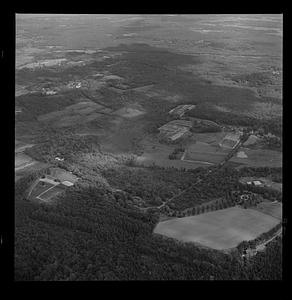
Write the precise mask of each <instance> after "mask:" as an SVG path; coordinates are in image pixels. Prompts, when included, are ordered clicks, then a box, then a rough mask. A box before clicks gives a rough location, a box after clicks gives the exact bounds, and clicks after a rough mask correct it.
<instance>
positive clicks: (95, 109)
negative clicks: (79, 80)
mask: <svg viewBox="0 0 292 300" xmlns="http://www.w3.org/2000/svg"><path fill="white" fill-rule="evenodd" d="M110 112H111V110H110V109H108V108H106V107H104V106H102V105H100V104H97V103H94V102H91V101H83V102H80V103H77V104H73V105H70V106H67V107H66V108H65V109H63V110H59V111H54V112H51V113H48V114H45V115H41V116H39V117H38V120H39V121H41V122H46V123H48V122H49V123H52V124H54V126H57V127H63V126H72V125H75V124H82V123H86V122H90V121H93V120H95V119H98V118H101V117H103V116H104V114H109V113H110Z"/></svg>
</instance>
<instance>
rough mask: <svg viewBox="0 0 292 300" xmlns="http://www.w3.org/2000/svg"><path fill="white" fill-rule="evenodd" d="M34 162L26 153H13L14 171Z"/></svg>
mask: <svg viewBox="0 0 292 300" xmlns="http://www.w3.org/2000/svg"><path fill="white" fill-rule="evenodd" d="M34 163H35V161H34V160H33V159H32V158H31V157H29V156H28V155H26V154H23V153H15V171H18V170H20V169H23V168H25V167H27V166H29V165H32V164H34Z"/></svg>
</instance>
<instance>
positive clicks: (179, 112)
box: [169, 104, 196, 118]
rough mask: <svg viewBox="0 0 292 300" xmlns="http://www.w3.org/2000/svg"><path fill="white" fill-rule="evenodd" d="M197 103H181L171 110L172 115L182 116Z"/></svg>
mask: <svg viewBox="0 0 292 300" xmlns="http://www.w3.org/2000/svg"><path fill="white" fill-rule="evenodd" d="M195 107H196V105H192V104H186V105H179V106H177V107H175V108H173V109H172V110H170V111H169V114H170V115H175V116H179V117H180V118H181V117H182V116H183V115H184V114H185V113H186V111H188V110H191V109H193V108H195Z"/></svg>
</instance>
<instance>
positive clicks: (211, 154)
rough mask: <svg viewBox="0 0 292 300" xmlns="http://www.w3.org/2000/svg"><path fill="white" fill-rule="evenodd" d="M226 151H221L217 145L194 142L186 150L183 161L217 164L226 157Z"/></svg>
mask: <svg viewBox="0 0 292 300" xmlns="http://www.w3.org/2000/svg"><path fill="white" fill-rule="evenodd" d="M227 153H228V150H227V151H226V150H223V149H221V148H220V147H219V146H217V145H210V144H208V143H204V142H196V143H194V144H192V145H191V146H189V147H188V148H187V152H186V155H185V158H184V160H186V161H188V160H189V161H202V162H208V163H213V164H217V163H220V162H221V161H222V160H223V159H224V157H225V156H226V155H227Z"/></svg>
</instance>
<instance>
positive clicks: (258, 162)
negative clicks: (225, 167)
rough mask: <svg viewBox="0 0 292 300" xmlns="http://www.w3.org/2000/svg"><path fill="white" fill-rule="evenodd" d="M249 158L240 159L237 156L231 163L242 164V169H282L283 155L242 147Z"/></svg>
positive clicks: (241, 149)
mask: <svg viewBox="0 0 292 300" xmlns="http://www.w3.org/2000/svg"><path fill="white" fill-rule="evenodd" d="M239 151H243V152H244V153H245V154H246V155H247V158H240V157H237V156H236V155H235V156H233V157H232V158H231V159H230V162H235V163H241V164H242V165H241V166H240V167H246V166H250V167H271V168H273V167H282V153H281V152H278V151H273V150H266V149H248V148H244V147H241V148H240V149H239Z"/></svg>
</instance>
